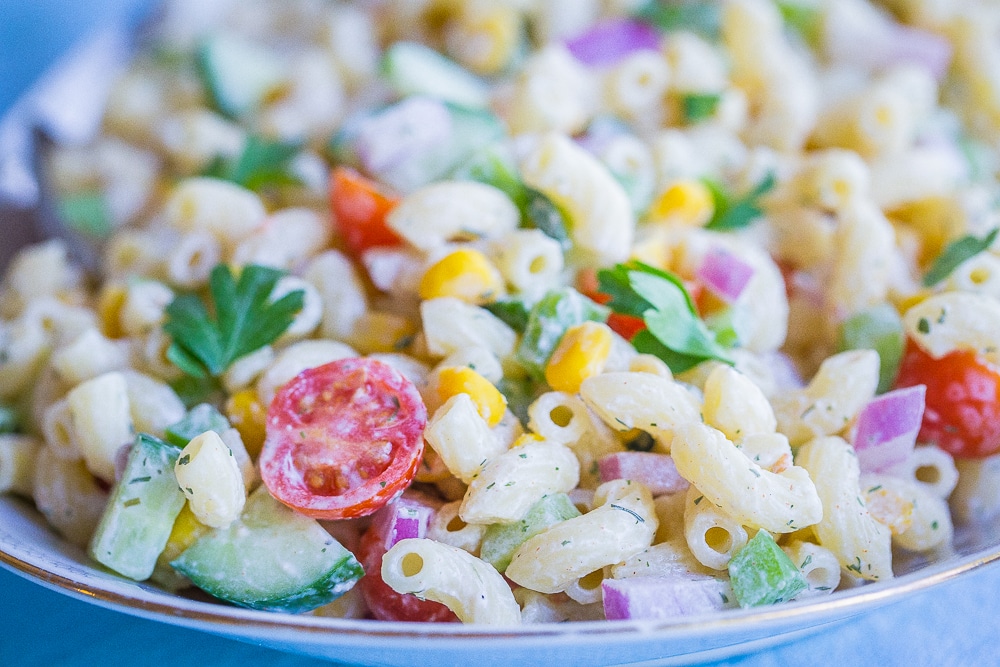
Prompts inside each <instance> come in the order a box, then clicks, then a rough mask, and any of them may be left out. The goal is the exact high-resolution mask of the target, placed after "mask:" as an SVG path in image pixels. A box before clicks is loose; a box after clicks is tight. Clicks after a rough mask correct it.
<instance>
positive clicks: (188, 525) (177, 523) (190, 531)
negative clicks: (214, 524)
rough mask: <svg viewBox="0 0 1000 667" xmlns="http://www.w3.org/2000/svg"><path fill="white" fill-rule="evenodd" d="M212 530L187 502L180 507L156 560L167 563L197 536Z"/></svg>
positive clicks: (195, 539)
mask: <svg viewBox="0 0 1000 667" xmlns="http://www.w3.org/2000/svg"><path fill="white" fill-rule="evenodd" d="M210 530H212V529H211V528H209V527H208V526H206V525H205V524H203V523H202V522H201V521H198V518H197V517H196V516H195V515H194V512H192V511H191V508H190V507H188V504H187V503H184V507H182V508H181V512H180V514H178V515H177V518H176V519H175V520H174V527H173V529H172V530H171V531H170V537H169V538H168V539H167V546H165V547H164V548H163V551H162V552H161V553H160V557H159V559H157V560H158V562H161V563H164V564H169V563H170V561H172V560H174V559H175V558H177V557H178V556H180V555H181V553H182V552H183V551H184V550H185V549H187V548H188V547H189V546H191V545H192V544H194V543H195V542H196V541H197V540H198V538H199V537H201V536H202V535H204V534H205V533H207V532H208V531H210Z"/></svg>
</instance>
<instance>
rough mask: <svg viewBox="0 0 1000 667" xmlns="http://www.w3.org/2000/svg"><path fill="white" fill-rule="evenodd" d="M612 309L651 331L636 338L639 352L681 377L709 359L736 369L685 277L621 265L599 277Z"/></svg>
mask: <svg viewBox="0 0 1000 667" xmlns="http://www.w3.org/2000/svg"><path fill="white" fill-rule="evenodd" d="M597 280H598V285H599V286H600V290H601V292H603V293H605V294H607V295H609V296H610V297H611V300H610V301H609V302H608V303H607V305H608V306H609V307H610V308H611V309H612V310H614V311H615V312H618V313H621V314H624V315H632V316H634V317H641V318H642V320H643V322H645V324H646V328H645V329H644V330H642V331H640V332H639V333H637V334H636V335H635V337H634V338H632V345H633V346H634V347H635V349H636V350H637V351H639V352H642V353H645V354H652V355H655V356H657V357H659V358H660V359H662V360H663V361H664V362H665V363H666V364H667V365H668V366H669V367H670V368H671V370H673V371H676V372H681V371H683V370H686V369H688V368H691V367H692V366H695V365H697V364H699V363H701V362H702V361H705V360H707V359H717V360H719V361H722V362H724V363H727V364H732V363H733V360H732V359H731V358H730V356H729V353H728V352H727V351H726V349H725V348H724V347H723V346H722V345H721V344H720V343H719V342H718V341H717V340H716V337H715V335H714V334H713V333H712V332H711V331H709V329H708V327H706V326H705V323H704V322H703V321H702V320H701V319H700V318H699V317H698V314H697V311H696V310H695V306H694V302H693V301H692V300H691V296H690V295H689V294H688V292H687V290H686V289H684V284H683V283H682V282H681V280H680V278H678V277H677V276H675V275H673V274H671V273H668V272H666V271H660V270H659V269H656V268H654V267H651V266H648V265H646V264H643V263H641V262H630V263H628V264H618V265H616V266H615V267H613V268H611V269H602V270H601V271H599V272H598V274H597Z"/></svg>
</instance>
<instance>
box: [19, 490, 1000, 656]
mask: <svg viewBox="0 0 1000 667" xmlns="http://www.w3.org/2000/svg"><path fill="white" fill-rule="evenodd" d="M998 560H1000V527H998V526H997V525H995V524H989V525H983V526H976V527H964V528H960V529H959V530H958V531H957V532H956V540H955V547H954V549H953V550H952V551H951V552H948V553H942V554H939V555H938V556H937V557H936V558H933V559H930V560H925V559H920V560H906V559H897V562H898V563H900V565H899V569H897V577H896V578H895V579H893V580H892V581H887V582H883V583H878V584H870V585H867V586H863V587H859V588H855V589H852V590H847V591H839V592H837V593H834V594H832V595H830V596H826V597H821V598H812V599H811V600H806V601H801V602H792V603H787V604H784V605H778V606H774V607H767V608H759V609H753V610H730V611H726V612H722V613H718V614H715V615H711V616H699V617H689V618H684V619H681V620H679V621H677V622H663V621H656V622H638V621H614V622H607V621H602V622H576V623H558V624H539V625H531V626H522V627H517V628H510V629H494V630H488V629H484V628H482V627H475V626H462V625H458V624H424V623H387V622H379V621H365V620H351V619H333V618H323V617H316V616H292V615H287V614H277V613H268V612H258V611H251V610H246V609H240V608H236V607H231V606H227V605H222V604H217V603H214V602H211V601H205V600H204V599H193V598H189V597H184V596H181V595H175V594H171V593H167V592H165V591H163V590H160V589H158V588H156V587H154V586H152V585H148V584H143V583H137V582H133V581H129V580H126V579H123V578H121V577H119V576H117V575H114V574H112V573H110V572H107V571H104V570H101V569H100V568H98V567H96V566H95V565H94V564H93V563H92V562H91V561H90V560H89V559H88V557H87V555H86V554H85V552H84V551H83V550H81V549H79V548H78V547H75V546H73V545H70V544H68V543H66V542H65V541H64V540H62V539H61V538H59V537H58V536H57V535H56V534H55V533H54V532H52V531H51V529H49V528H48V527H47V526H46V524H45V521H44V519H43V518H42V516H41V515H40V514H39V513H38V512H37V511H36V510H35V509H34V507H33V506H32V505H31V504H30V503H28V502H26V501H24V500H23V499H20V498H17V497H14V496H10V495H6V496H0V564H2V565H3V566H4V567H6V568H8V569H10V570H11V571H13V572H16V573H18V574H20V575H22V576H24V577H26V578H28V579H29V580H32V581H34V582H36V583H38V584H41V585H43V586H46V587H47V588H50V589H53V590H55V591H58V592H60V593H63V594H66V595H69V596H71V597H74V598H77V599H82V600H85V601H87V602H89V603H92V604H95V605H99V606H102V607H105V608H109V609H113V610H116V611H119V612H122V613H125V614H130V615H134V616H138V617H141V618H146V619H151V620H154V621H158V622H162V623H166V624H171V625H175V626H180V627H185V628H190V629H194V630H200V631H204V632H209V633H212V634H216V635H220V636H224V637H228V638H231V639H236V640H240V641H246V642H251V643H254V644H257V645H262V646H267V647H271V648H275V649H278V650H282V651H287V652H292V653H296V654H300V655H306V656H312V657H317V658H323V659H328V660H335V661H338V662H346V663H350V664H356V665H400V666H402V665H414V664H421V663H425V664H434V665H467V664H469V663H470V661H472V660H475V661H476V662H478V663H480V664H489V665H504V664H517V663H522V664H544V663H552V664H573V665H581V666H586V665H619V664H622V665H624V664H630V665H635V664H650V665H653V664H655V665H682V664H693V663H701V662H705V661H709V660H717V659H723V658H728V657H733V656H738V655H745V654H748V653H751V652H753V651H757V650H760V649H763V648H766V647H769V646H774V645H778V644H782V643H787V642H791V641H794V640H796V639H798V638H801V637H803V636H806V635H809V634H812V633H816V632H826V631H830V632H834V631H836V625H837V624H838V623H839V622H841V621H844V620H846V619H848V618H850V617H852V616H855V615H857V614H861V613H865V612H869V611H872V610H874V609H877V608H879V607H882V606H884V605H887V604H890V603H893V602H896V601H899V600H902V599H904V598H906V597H908V596H911V595H913V594H916V593H918V592H921V591H925V590H927V589H929V588H932V587H935V586H938V585H940V584H942V583H945V582H948V581H952V580H955V579H957V578H968V577H969V576H970V574H971V573H973V572H975V571H977V570H980V569H981V568H984V567H986V566H989V565H991V564H994V563H996V562H997V561H998ZM375 647H377V651H373V650H372V649H373V648H375Z"/></svg>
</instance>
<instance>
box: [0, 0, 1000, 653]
mask: <svg viewBox="0 0 1000 667" xmlns="http://www.w3.org/2000/svg"><path fill="white" fill-rule="evenodd" d="M141 1H142V0H89V1H88V2H74V1H67V0H0V116H2V115H3V112H4V111H6V109H7V108H8V107H9V106H10V105H11V103H12V102H13V101H14V100H15V99H16V97H17V96H18V95H19V94H20V93H21V92H22V91H23V90H24V88H25V87H26V86H27V85H28V84H30V82H31V81H32V80H33V79H34V78H35V77H37V76H38V74H39V73H40V72H41V71H42V70H43V69H44V68H45V66H46V65H48V64H49V63H50V62H51V61H52V59H53V58H55V57H56V56H57V55H58V54H59V53H61V52H62V51H63V50H64V49H66V48H67V47H68V46H70V45H71V44H72V43H73V41H74V40H75V39H77V38H78V37H79V36H80V35H82V34H83V33H84V32H85V31H87V30H88V29H90V28H92V27H94V26H96V25H99V24H100V23H101V22H102V21H106V20H109V19H110V18H111V17H120V16H122V15H123V14H125V13H126V12H130V11H135V8H136V7H137V6H138V5H140V4H141ZM205 1H206V2H210V1H211V0H205ZM997 591H1000V567H990V568H987V569H985V570H983V571H979V572H975V573H972V574H969V575H965V576H963V577H961V578H960V579H958V580H956V581H954V582H951V583H948V584H945V585H942V586H938V587H936V588H933V589H930V590H928V591H925V592H923V593H920V594H917V595H913V596H911V597H908V598H905V599H903V600H902V601H900V602H898V603H896V604H893V605H890V606H888V607H883V608H880V609H877V610H875V611H872V612H869V613H866V614H863V615H860V616H858V617H856V618H853V619H851V620H850V621H848V622H846V623H845V624H843V625H840V626H838V627H837V628H836V629H835V630H834V631H830V632H827V633H824V634H819V635H814V636H811V637H808V638H806V639H803V640H800V641H798V642H796V643H794V644H791V645H786V646H782V647H778V648H775V649H772V650H769V651H765V652H762V653H758V654H756V655H752V656H748V657H745V658H741V659H738V660H732V661H728V662H725V663H719V664H726V665H741V666H744V667H776V666H785V665H788V666H794V667H799V666H800V665H803V664H824V665H825V664H836V665H841V666H843V667H848V666H850V665H885V666H891V665H905V666H906V667H920V666H922V665H927V666H934V667H942V666H949V665H954V666H956V667H957V666H962V667H965V666H968V665H997V664H1000V597H998V595H997ZM314 664H321V663H317V662H316V661H314V660H311V659H306V658H300V657H297V656H292V655H287V654H282V653H277V652H275V651H272V650H269V649H265V648H261V647H257V646H252V645H249V644H242V643H238V642H234V641H230V640H227V639H222V638H219V637H215V636H213V635H209V634H205V633H202V632H197V631H193V630H185V629H180V628H177V627H174V626H171V625H166V624H161V623H156V622H152V621H147V620H143V619H139V618H135V617H132V616H128V615H125V614H121V613H117V612H114V611H108V610H105V609H101V608H98V607H95V606H93V605H90V604H88V603H85V602H81V601H78V600H75V599H71V598H69V597H67V596H64V595H61V594H59V593H55V592H52V591H49V590H47V589H45V588H42V587H41V586H38V585H36V584H34V583H31V582H28V581H26V580H24V579H21V578H20V577H18V576H15V575H14V574H11V573H10V572H7V571H4V570H2V569H0V666H2V667H33V666H36V665H37V666H39V667H52V666H64V667H74V666H84V665H109V666H110V665H134V666H135V667H146V666H149V667H171V666H173V665H178V666H183V667H192V666H197V667H212V666H226V665H233V666H234V667H237V666H239V667H244V666H245V665H254V666H255V667H265V666H267V667H274V666H282V667H299V666H303V665H314Z"/></svg>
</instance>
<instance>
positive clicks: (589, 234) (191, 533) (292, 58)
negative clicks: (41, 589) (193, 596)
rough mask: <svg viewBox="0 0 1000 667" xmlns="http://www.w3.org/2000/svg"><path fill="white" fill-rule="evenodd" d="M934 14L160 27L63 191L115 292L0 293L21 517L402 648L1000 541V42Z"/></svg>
mask: <svg viewBox="0 0 1000 667" xmlns="http://www.w3.org/2000/svg"><path fill="white" fill-rule="evenodd" d="M932 4H933V6H931V5H932ZM946 4H947V6H946ZM946 4H942V3H925V2H905V1H901V0H897V1H893V2H889V1H885V2H875V1H871V0H851V1H850V2H840V1H839V0H838V1H836V2H834V1H833V0H818V1H814V0H718V1H717V2H710V1H707V0H705V1H702V0H696V1H694V2H688V3H682V4H681V5H678V6H679V7H682V8H686V9H678V10H677V11H674V12H665V11H658V7H659V6H658V3H657V1H656V0H652V1H650V2H580V3H574V2H558V3H549V2H542V1H541V0H516V1H515V0H505V1H504V2H495V3H491V2H479V1H477V0H420V1H419V2H412V1H408V2H403V1H399V2H397V1H394V0H374V1H372V2H353V3H352V2H343V1H335V0H281V1H280V2H279V1H278V0H245V1H244V2H240V3H231V5H232V7H231V8H230V9H227V10H225V11H216V12H211V13H210V14H211V15H210V16H209V15H206V16H192V15H190V14H189V13H190V12H196V11H198V10H197V8H196V7H195V5H193V4H192V3H186V2H176V3H175V2H171V1H170V0H167V1H166V2H165V3H164V7H163V12H162V16H161V17H160V20H159V22H158V23H157V25H156V26H154V29H153V30H152V31H151V35H152V36H151V37H150V38H149V39H150V43H149V44H148V46H147V48H145V49H144V50H143V51H142V52H141V53H140V54H139V55H138V56H137V59H136V61H135V63H134V65H133V66H132V67H131V68H130V70H129V71H128V72H127V73H126V74H125V75H124V76H123V78H122V79H121V80H120V81H119V82H118V84H117V86H116V87H115V89H114V90H113V92H112V94H111V96H110V98H109V101H108V107H107V111H106V114H105V117H104V122H103V125H102V126H101V129H100V132H99V134H98V136H97V137H95V138H94V140H93V142H92V143H91V144H90V145H89V146H84V147H72V148H69V147H60V148H56V149H55V150H54V153H53V155H52V156H51V159H49V160H48V162H47V165H46V168H47V170H48V172H49V176H50V178H49V179H48V180H49V182H51V183H52V184H53V187H54V188H55V192H54V196H55V197H56V200H57V201H58V203H59V211H60V212H61V213H62V215H63V217H64V219H65V220H66V222H67V224H69V225H71V226H73V227H75V228H76V229H77V230H78V231H80V232H82V233H83V234H84V236H85V237H87V238H89V239H93V241H94V243H95V244H98V245H100V247H101V249H102V251H103V255H102V257H103V262H102V264H101V266H100V268H99V269H98V270H97V272H96V275H93V276H85V275H84V273H83V272H82V270H81V269H79V268H77V267H76V266H75V265H74V263H73V261H72V259H71V254H72V253H71V249H70V248H69V247H68V246H67V245H66V244H65V242H63V241H60V240H50V241H47V242H44V243H41V244H37V245H34V246H30V247H27V248H24V249H23V250H21V251H20V253H19V254H18V255H17V256H16V257H15V259H14V260H13V261H12V262H11V263H10V265H9V266H8V267H6V273H5V276H4V279H3V283H2V291H0V492H4V493H10V494H16V495H19V496H23V497H24V498H26V499H28V500H31V501H33V502H34V505H35V506H36V507H37V508H38V510H39V511H40V512H41V513H42V515H44V517H45V518H46V519H47V520H48V522H49V523H50V524H51V526H52V528H53V529H54V530H55V531H56V532H58V533H59V534H61V535H62V536H63V537H64V538H65V539H66V540H68V541H70V542H72V543H75V544H77V545H80V546H83V547H87V548H89V549H90V551H91V554H92V555H93V556H94V558H95V559H97V560H99V561H100V562H101V563H103V564H104V565H106V566H107V567H110V568H111V569H113V570H114V569H116V563H118V564H119V566H118V567H117V570H118V571H119V572H126V571H127V572H132V571H138V572H149V571H152V573H153V574H152V580H153V581H154V582H156V583H157V584H159V585H162V586H165V587H168V588H170V589H172V590H178V591H183V590H184V589H185V588H187V587H190V586H192V585H196V586H199V587H201V588H204V589H205V590H207V591H208V592H209V593H211V594H212V595H215V596H216V597H218V598H220V599H222V600H226V601H229V602H233V603H235V604H242V605H244V606H250V607H255V608H261V609H270V610H278V611H291V612H303V611H314V610H315V611H316V613H317V614H319V615H325V616H337V615H347V616H350V617H366V616H367V617H369V618H375V619H379V620H410V621H432V620H433V621H440V620H455V619H457V620H460V621H462V622H466V623H484V624H494V625H516V624H519V623H538V622H560V621H567V620H593V619H604V618H608V619H614V618H623V617H624V618H657V619H670V618H675V617H676V616H677V615H678V614H686V613H703V612H704V613H709V612H710V613H722V612H721V611H720V610H723V609H725V608H728V607H735V606H751V605H755V604H764V603H773V602H778V601H785V600H787V599H788V598H789V597H791V598H796V599H797V598H807V597H809V596H815V595H823V594H831V593H834V594H835V591H836V590H837V589H838V588H840V587H845V588H846V587H851V586H854V585H857V584H860V583H864V582H876V583H874V584H873V585H878V584H877V582H882V581H886V580H888V579H891V578H892V577H893V576H894V563H895V562H896V561H897V559H898V558H900V557H902V556H905V555H906V554H913V553H919V554H933V553H943V552H945V551H946V550H947V549H948V548H949V546H950V543H951V541H952V539H953V535H954V530H955V528H956V527H960V526H961V525H962V524H965V523H970V522H982V521H991V520H996V517H998V516H1000V495H998V492H997V487H998V482H997V480H998V478H1000V475H998V472H997V471H998V470H1000V463H998V461H1000V288H998V284H1000V283H998V282H997V281H998V275H1000V241H998V240H997V239H998V232H997V230H998V228H1000V213H998V211H1000V207H998V204H997V202H998V201H1000V199H998V197H1000V182H998V176H1000V152H998V151H997V150H996V147H997V146H998V145H1000V111H998V110H1000V88H998V85H1000V84H998V82H1000V78H998V77H997V76H996V72H995V71H994V70H995V69H996V67H998V63H1000V52H998V49H1000V47H998V45H997V43H996V40H995V38H994V37H995V34H996V32H997V30H998V29H1000V8H997V7H994V6H993V5H992V4H990V3H986V2H974V1H972V0H962V1H956V2H953V3H946ZM659 9H662V8H659ZM688 10H690V11H688ZM871 40H877V41H878V42H879V46H880V48H878V49H872V48H869V47H870V46H871V45H870V44H868V43H867V42H869V41H871ZM331 369H336V373H337V374H334V375H329V374H331V373H334V372H335V371H334V370H331ZM359 369H360V370H359ZM359 374H360V375H359ZM359 377H363V378H364V379H363V380H358V378H359ZM321 378H326V379H322V380H321ZM358 382H360V383H361V384H357V383H358ZM351 383H355V384H351ZM334 400H335V401H342V403H337V404H336V406H337V409H336V410H334V409H333V408H329V409H328V410H327V412H323V409H326V408H318V407H316V406H317V405H326V403H325V402H327V401H334ZM345 406H346V407H345ZM303 415H305V416H306V417H308V419H306V417H303ZM313 415H318V416H316V417H315V419H314V418H313ZM300 418H301V420H300V421H295V420H296V419H300ZM310 420H312V421H310ZM407 420H409V421H407ZM293 422H294V423H295V424H296V425H295V426H293V425H291V424H292V423H293ZM402 422H405V423H406V424H410V425H409V426H400V425H399V424H400V423H402ZM299 441H301V444H296V443H297V442H299ZM289 443H290V444H289ZM286 447H287V448H290V449H289V450H288V451H290V453H288V454H287V456H286V458H283V459H279V460H278V461H277V462H275V457H278V456H279V455H281V454H280V452H285V451H286V450H285V449H283V448H286ZM157 457H160V458H157ZM164 480H165V481H164ZM664 488H669V489H671V491H670V492H663V491H662V489H664ZM278 501H280V502H278ZM137 508H138V509H137ZM177 508H182V509H180V510H179V512H178V511H177ZM254 540H263V542H254ZM768 542H770V543H771V547H773V549H770V550H768V547H767V544H768ZM293 543H294V544H306V545H308V544H313V543H315V544H316V545H318V546H317V549H316V553H315V554H312V555H308V556H307V555H303V553H304V552H305V551H308V549H309V547H308V546H304V547H301V548H298V547H296V548H295V549H291V548H288V549H287V552H286V551H284V550H283V549H285V548H286V547H289V545H291V544H293ZM261 544H265V545H267V546H266V547H261V546H260V545H261ZM98 545H99V546H98ZM133 545H136V548H135V549H132V546H133ZM220 545H222V546H220ZM254 545H256V546H254ZM334 545H336V546H334ZM341 545H342V546H341ZM139 546H141V548H139ZM320 547H321V548H320ZM222 548H224V549H228V550H229V551H227V552H226V553H230V554H237V556H238V557H239V558H243V556H240V555H239V554H244V553H251V551H249V550H251V549H258V550H262V549H263V550H266V552H267V553H268V554H270V555H269V556H268V557H269V558H271V559H272V561H269V562H277V563H279V565H276V566H275V565H271V566H268V567H271V572H272V573H273V572H274V571H282V572H285V574H287V576H285V575H281V577H284V579H282V580H281V581H278V579H281V577H279V576H277V575H275V576H271V575H268V576H265V577H263V578H262V579H261V580H260V581H257V580H254V581H252V582H251V581H249V579H250V578H251V575H247V574H240V573H234V572H233V571H232V569H231V568H230V569H228V570H227V567H228V566H227V565H226V562H223V561H224V560H225V559H222V558H221V557H219V555H218V550H219V549H222ZM241 549H243V550H246V551H241ZM140 552H141V553H142V554H145V555H143V556H140V555H137V554H139V553H140ZM334 552H335V553H334ZM765 556H766V558H768V559H771V560H770V561H769V562H772V563H773V568H771V569H766V571H765V570H759V571H757V572H750V573H749V574H748V572H747V570H746V568H747V567H748V566H747V562H748V561H750V562H757V563H760V562H763V561H761V560H760V559H761V558H764V557H765ZM135 558H146V559H147V560H149V559H152V560H149V562H148V563H143V564H140V567H138V568H131V567H124V566H123V565H121V563H123V562H124V561H128V560H129V559H135ZM247 559H248V560H247V562H250V563H252V562H254V561H255V560H256V557H253V556H247ZM275 559H276V560H275ZM754 559H756V560H754ZM261 567H264V565H261ZM758 567H761V568H763V567H765V566H763V565H759V566H758ZM768 567H770V566H768ZM362 570H363V574H362ZM775 573H779V574H775ZM765 575H766V576H765ZM772 575H774V576H777V577H779V579H770V578H769V577H771V576H772ZM241 577H242V578H241ZM621 580H630V581H629V582H628V583H627V585H626V584H622V583H621ZM751 580H752V582H756V583H749V584H748V581H751ZM761 582H764V583H761ZM355 583H357V584H358V586H357V589H356V590H355V591H353V592H352V594H351V596H350V597H349V598H344V600H349V603H346V604H345V603H344V601H343V600H341V601H340V602H335V601H334V600H335V599H336V598H337V597H338V596H340V595H341V594H343V593H344V592H346V591H348V590H349V589H351V587H353V586H354V585H355ZM682 585H683V587H685V588H684V590H685V591H688V592H690V591H691V590H693V589H698V590H701V591H704V594H703V597H705V599H706V600H707V599H709V598H710V599H711V604H708V603H706V606H703V607H698V608H691V609H687V610H686V611H685V610H680V607H678V606H677V605H674V606H672V607H671V606H670V605H666V606H664V605H663V604H660V603H654V602H651V600H654V599H655V598H656V596H652V595H649V594H647V595H642V594H641V593H642V591H643V587H644V586H649V587H656V588H650V590H656V591H672V590H675V589H676V590H680V588H677V587H680V586H682ZM748 586H750V589H751V590H750V592H749V593H748V592H747V591H748V588H747V587H748ZM254 587H257V588H254ZM251 588H253V589H254V590H250V589H251ZM630 591H631V592H630ZM782 591H792V592H791V593H790V594H789V595H787V596H786V595H785V594H784V593H783V592H782ZM677 594H678V595H680V593H677ZM658 595H660V594H659V593H658ZM623 596H624V597H623ZM660 597H662V595H660ZM668 597H669V596H668ZM622 600H624V601H625V602H622ZM761 600H764V601H766V602H761ZM616 601H617V602H616ZM442 605H443V606H442ZM668 607H669V610H667V608H668ZM625 608H627V609H628V611H627V612H622V611H621V610H622V609H625ZM623 614H624V616H623Z"/></svg>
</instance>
